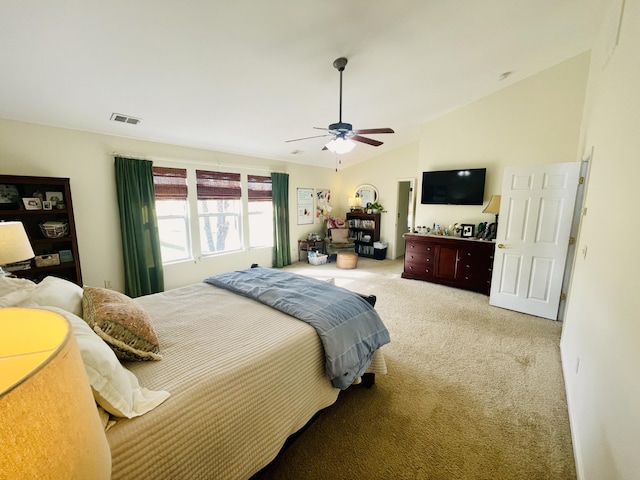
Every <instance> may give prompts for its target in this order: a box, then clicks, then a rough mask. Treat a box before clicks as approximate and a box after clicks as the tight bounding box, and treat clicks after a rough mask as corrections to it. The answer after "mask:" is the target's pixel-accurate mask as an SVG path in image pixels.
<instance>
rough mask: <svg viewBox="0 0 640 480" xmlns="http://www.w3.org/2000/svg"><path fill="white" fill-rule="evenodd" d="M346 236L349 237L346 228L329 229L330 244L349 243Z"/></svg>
mask: <svg viewBox="0 0 640 480" xmlns="http://www.w3.org/2000/svg"><path fill="white" fill-rule="evenodd" d="M348 236H349V229H348V228H333V229H331V243H349V239H348Z"/></svg>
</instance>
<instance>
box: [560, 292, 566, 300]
mask: <svg viewBox="0 0 640 480" xmlns="http://www.w3.org/2000/svg"><path fill="white" fill-rule="evenodd" d="M566 299H567V294H566V293H564V292H562V293H561V294H560V300H562V301H565V300H566Z"/></svg>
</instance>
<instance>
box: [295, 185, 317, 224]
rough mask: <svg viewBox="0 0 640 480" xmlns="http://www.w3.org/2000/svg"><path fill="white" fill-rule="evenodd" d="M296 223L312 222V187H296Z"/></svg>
mask: <svg viewBox="0 0 640 480" xmlns="http://www.w3.org/2000/svg"><path fill="white" fill-rule="evenodd" d="M297 202H298V204H297V205H298V207H297V210H298V225H309V224H312V223H313V188H298V198H297Z"/></svg>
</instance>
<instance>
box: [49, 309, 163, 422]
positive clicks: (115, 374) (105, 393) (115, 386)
mask: <svg viewBox="0 0 640 480" xmlns="http://www.w3.org/2000/svg"><path fill="white" fill-rule="evenodd" d="M40 308H42V309H43V310H49V311H51V312H55V313H58V314H60V315H62V316H63V317H65V318H66V319H67V320H69V323H71V329H72V331H73V333H74V335H75V337H76V341H77V342H78V346H79V347H80V355H81V356H82V361H83V363H84V368H85V370H86V372H87V376H88V377H89V383H90V384H91V389H92V390H93V396H94V398H95V399H96V402H98V405H100V406H101V407H102V408H104V409H105V410H106V411H107V412H109V413H111V414H112V415H115V416H116V417H126V418H133V417H138V416H140V415H143V414H145V413H147V412H149V411H150V410H152V409H154V408H155V407H157V406H158V405H160V404H161V403H162V402H164V401H165V400H166V399H167V398H169V395H170V394H169V392H165V391H162V390H159V391H153V390H149V389H147V388H144V387H141V386H140V384H139V383H138V379H137V378H136V376H135V375H134V374H133V373H131V372H130V371H129V370H127V369H126V368H125V367H123V366H122V365H121V364H120V361H119V360H118V358H117V357H116V355H115V353H113V350H111V348H109V346H108V345H107V344H106V343H105V342H103V341H102V339H100V337H98V335H97V334H96V333H95V332H94V331H93V330H91V327H89V325H87V323H86V322H85V321H84V320H82V319H81V318H79V317H78V316H76V315H74V314H72V313H69V312H67V311H65V310H62V309H60V308H56V307H47V306H43V307H40Z"/></svg>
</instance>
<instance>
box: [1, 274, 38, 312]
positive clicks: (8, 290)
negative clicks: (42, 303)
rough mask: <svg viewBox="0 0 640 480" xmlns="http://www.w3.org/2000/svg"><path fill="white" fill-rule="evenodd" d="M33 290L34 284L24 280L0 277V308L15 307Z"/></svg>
mask: <svg viewBox="0 0 640 480" xmlns="http://www.w3.org/2000/svg"><path fill="white" fill-rule="evenodd" d="M35 288H36V284H35V283H33V282H32V281H31V280H27V279H26V278H10V277H0V308H9V307H17V306H18V304H20V303H21V302H24V301H25V300H27V299H28V298H29V296H30V295H31V294H32V293H33V291H34V290H35Z"/></svg>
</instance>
